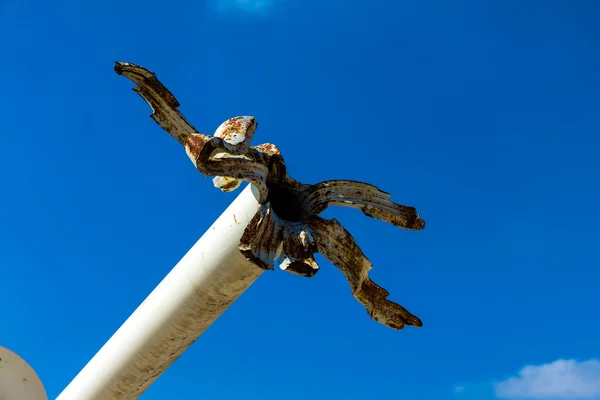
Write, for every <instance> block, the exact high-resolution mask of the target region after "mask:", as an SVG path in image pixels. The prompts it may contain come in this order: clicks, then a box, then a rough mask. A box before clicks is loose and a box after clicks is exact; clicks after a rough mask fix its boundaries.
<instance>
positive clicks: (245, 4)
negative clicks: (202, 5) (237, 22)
mask: <svg viewBox="0 0 600 400" xmlns="http://www.w3.org/2000/svg"><path fill="white" fill-rule="evenodd" d="M275 1H277V0H213V3H214V9H215V10H217V11H222V12H233V11H241V12H245V13H252V14H265V13H266V12H267V11H268V10H269V9H270V8H271V6H272V5H273V3H274V2H275Z"/></svg>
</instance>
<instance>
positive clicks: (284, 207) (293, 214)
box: [267, 185, 304, 222]
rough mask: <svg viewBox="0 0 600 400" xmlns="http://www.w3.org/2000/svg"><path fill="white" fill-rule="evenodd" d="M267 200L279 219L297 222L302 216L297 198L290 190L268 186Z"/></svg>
mask: <svg viewBox="0 0 600 400" xmlns="http://www.w3.org/2000/svg"><path fill="white" fill-rule="evenodd" d="M267 200H268V201H269V202H270V203H271V207H272V208H273V211H274V212H275V214H277V216H278V217H279V218H282V219H285V220H286V221H290V222H298V221H300V220H301V219H302V217H303V216H304V212H303V211H302V209H301V208H300V202H299V201H298V196H297V195H296V194H295V193H294V192H293V191H292V190H290V189H287V188H284V187H281V186H275V185H274V186H269V196H268V197H267Z"/></svg>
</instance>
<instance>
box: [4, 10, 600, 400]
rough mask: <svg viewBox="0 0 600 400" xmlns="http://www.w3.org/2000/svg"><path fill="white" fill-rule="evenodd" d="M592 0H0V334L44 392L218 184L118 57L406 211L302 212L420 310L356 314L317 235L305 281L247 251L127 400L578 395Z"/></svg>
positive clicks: (306, 175)
mask: <svg viewBox="0 0 600 400" xmlns="http://www.w3.org/2000/svg"><path fill="white" fill-rule="evenodd" d="M599 12H600V5H599V4H598V3H597V2H594V1H578V2H568V1H554V0H547V1H529V2H521V1H512V0H502V1H500V0H498V1H488V2H480V1H464V2H460V3H457V2H445V1H433V0H431V1H425V2H404V1H402V2H400V1H397V2H392V1H377V0H376V1H370V2H365V1H361V2H358V1H350V0H346V1H341V0H337V1H336V0H327V1H298V0H285V1H276V0H258V1H257V0H255V1H250V0H248V1H246V2H242V1H234V0H228V1H225V0H217V1H205V2H203V1H198V2H192V1H189V2H178V3H173V2H171V3H163V2H157V1H156V2H154V1H149V2H145V3H144V4H143V5H141V3H140V4H138V5H134V4H127V3H126V2H116V1H105V2H96V3H89V2H75V1H64V2H28V1H20V2H17V1H8V2H6V1H4V2H2V3H0V34H1V37H2V38H3V40H2V41H0V50H1V51H2V54H3V59H4V62H3V63H1V64H0V88H1V92H2V95H1V96H0V107H1V110H2V132H3V133H2V134H0V171H2V173H0V187H1V189H0V190H1V192H0V193H1V196H0V271H1V272H2V278H1V280H0V285H1V286H0V287H1V291H2V302H1V305H0V310H1V312H2V313H1V315H2V321H1V322H0V325H1V328H0V345H2V346H5V347H8V348H10V349H12V350H14V351H16V352H18V353H19V354H21V355H22V356H24V357H25V358H26V359H27V360H28V361H29V362H30V364H32V365H33V366H34V368H35V369H36V370H37V371H38V373H39V375H40V376H41V378H42V380H43V381H44V383H45V386H46V389H47V391H48V394H49V396H50V398H54V397H56V396H57V395H58V394H59V393H60V391H61V390H62V389H63V388H64V387H65V386H66V385H67V384H68V383H69V381H70V380H71V379H72V378H73V377H74V376H75V375H76V374H77V372H78V371H79V370H80V369H81V368H82V367H83V366H84V364H85V363H86V362H87V360H89V358H90V357H92V356H93V355H94V354H95V352H96V351H97V350H98V349H99V348H100V347H101V346H102V344H103V343H104V342H105V341H106V340H107V339H108V338H109V337H110V336H111V334H112V333H113V332H114V331H115V330H116V329H117V328H118V327H119V326H120V324H121V323H122V322H123V321H124V320H125V319H126V318H127V316H128V315H129V314H130V313H131V312H132V311H133V310H134V309H135V308H136V307H137V306H138V305H139V303H140V302H141V301H142V300H143V299H144V298H145V297H146V295H147V294H148V293H149V292H150V291H151V290H152V289H153V288H154V287H155V286H156V285H157V284H158V283H159V282H160V280H161V279H162V278H163V277H164V276H165V275H166V274H167V273H168V271H169V270H170V268H171V267H172V266H173V265H175V263H176V262H177V261H178V260H179V258H180V257H181V256H183V254H184V253H185V252H186V251H187V249H188V248H189V247H190V246H191V245H192V244H193V243H194V242H195V241H196V240H197V239H198V238H199V237H200V236H201V234H202V233H203V232H204V230H205V229H206V228H207V227H208V226H209V225H210V224H211V223H212V221H214V219H215V218H216V217H217V216H218V215H219V214H220V213H221V211H222V210H223V209H224V208H225V207H226V206H227V204H228V203H229V202H230V201H231V200H232V199H233V198H234V197H235V195H236V194H232V193H229V194H223V193H221V192H220V191H218V190H217V189H215V188H213V187H212V183H211V181H210V180H209V179H207V178H205V177H203V176H202V175H200V174H199V173H198V172H197V171H196V170H195V169H194V168H193V166H192V164H191V163H190V161H189V160H188V159H187V157H186V156H185V153H184V152H183V151H182V149H181V148H180V147H179V144H178V143H177V142H176V141H175V140H173V139H172V138H170V137H169V136H168V135H167V134H166V133H164V132H163V131H162V130H161V129H160V128H159V127H158V126H157V125H156V124H155V123H154V122H153V121H152V120H151V119H150V118H149V117H148V116H149V111H150V110H149V109H148V107H147V105H146V104H145V103H144V102H143V101H142V100H141V99H140V98H139V97H138V96H137V95H136V94H135V93H133V92H132V91H131V87H132V86H133V85H132V84H131V83H130V82H129V81H128V80H126V79H125V78H123V77H119V76H117V75H116V74H115V73H114V72H113V63H114V61H116V60H120V61H129V62H134V63H137V64H141V65H144V66H145V67H147V68H149V69H150V70H152V71H155V72H156V73H157V74H158V76H159V78H160V79H161V80H162V81H163V82H164V83H165V85H167V87H169V88H170V89H171V91H172V92H173V93H174V94H175V95H176V96H177V98H178V100H179V101H180V103H181V104H182V106H181V110H182V111H183V112H184V114H185V115H186V116H187V117H188V119H189V120H190V121H191V122H192V123H193V124H194V125H195V126H196V127H197V128H198V129H200V130H201V131H203V132H206V133H211V132H213V131H214V129H215V128H216V127H217V126H218V125H219V124H220V123H221V122H222V121H223V120H225V119H227V118H230V117H234V116H237V115H253V116H255V117H256V118H257V121H258V122H259V128H258V131H257V132H256V134H255V137H254V138H255V139H254V143H255V144H258V143H263V142H272V143H275V144H277V145H278V146H279V147H280V148H281V150H282V153H283V155H284V157H285V158H286V162H287V164H288V166H289V170H290V174H292V175H293V176H294V177H295V178H297V179H299V180H301V181H304V182H307V183H310V182H318V181H321V180H326V179H336V178H340V179H343V178H346V179H355V180H363V181H367V182H370V183H373V184H375V185H377V186H379V187H380V188H382V189H383V190H386V191H388V192H391V193H392V194H393V199H394V200H395V201H397V202H399V203H402V204H407V205H412V206H416V207H417V208H418V209H419V212H420V214H421V216H422V217H423V218H424V219H425V220H426V221H427V227H426V229H425V230H424V231H422V232H418V233H415V232H404V231H401V230H398V229H394V228H393V227H391V226H387V225H386V224H384V223H381V222H378V221H374V220H371V219H369V218H366V217H364V216H363V215H362V213H360V212H356V211H355V210H346V209H335V210H334V209H330V210H328V211H327V213H326V216H328V217H332V216H335V217H336V218H338V219H339V220H340V221H341V222H342V223H343V224H344V225H345V226H346V227H347V228H348V229H349V230H350V232H352V234H353V235H354V236H355V238H356V240H357V242H358V243H359V244H360V246H361V247H362V249H363V250H364V252H365V253H366V254H367V256H369V258H370V259H371V261H372V262H373V264H374V269H373V271H372V276H373V278H374V280H375V281H376V282H378V283H379V284H381V285H382V286H383V287H385V288H386V289H388V290H389V291H390V293H391V297H390V298H391V299H392V300H395V301H398V302H399V303H401V304H403V305H404V306H405V307H407V308H408V309H409V310H410V311H412V312H413V313H415V314H416V315H418V316H419V317H420V318H421V319H422V320H423V323H424V326H423V328H420V329H415V328H410V327H408V328H406V329H405V330H403V331H399V332H398V331H393V330H391V329H388V328H386V327H384V326H382V325H380V324H377V323H376V322H374V321H372V320H370V318H369V317H368V316H367V315H366V313H365V312H364V309H363V308H362V306H361V305H360V304H359V303H358V302H356V301H355V300H354V299H353V298H352V296H351V294H350V292H349V290H348V287H347V283H346V281H345V279H344V278H343V276H342V274H341V273H340V272H339V271H338V270H337V269H336V268H335V267H333V266H332V265H330V264H329V263H326V262H325V261H324V260H323V259H322V258H320V259H319V261H320V263H321V265H322V269H321V271H320V272H319V273H318V274H317V275H316V276H315V277H314V278H311V279H306V278H301V277H297V276H294V275H291V274H287V273H284V272H281V271H272V272H269V273H265V274H263V276H262V277H261V278H260V279H259V280H258V281H257V282H256V283H255V284H254V285H253V286H252V287H251V288H250V289H249V290H248V291H247V292H246V293H245V294H244V295H243V296H242V297H241V298H240V300H239V301H238V302H237V303H236V304H234V305H233V306H232V307H231V308H230V309H229V310H228V311H227V312H226V313H225V314H224V315H223V316H222V318H221V319H219V320H218V321H217V322H216V323H215V324H214V325H213V326H212V327H211V328H210V329H209V330H208V331H207V332H206V334H205V335H204V336H203V337H202V338H201V339H200V340H199V341H198V342H196V343H195V344H194V345H193V346H192V348H190V350H189V351H188V352H186V353H185V354H184V355H183V356H182V357H181V358H180V359H179V360H178V361H177V362H176V363H175V365H174V366H173V367H172V368H171V369H170V370H169V371H167V373H165V374H164V375H163V376H162V377H161V378H160V379H159V380H158V381H157V382H156V384H155V385H154V386H152V387H151V389H150V390H149V391H148V392H147V393H146V394H145V395H144V396H143V397H142V398H143V399H148V400H151V399H165V398H173V399H175V398H176V399H195V398H200V397H202V398H205V399H240V398H256V399H282V398H285V399H306V398H318V399H335V398H340V399H341V398H344V399H364V398H391V399H395V398H407V399H424V400H427V399H435V400H440V399H478V400H486V399H496V398H500V399H525V398H530V399H550V398H554V399H576V398H586V399H593V398H596V399H597V398H600V387H599V385H598V382H600V364H599V363H598V361H597V360H598V359H599V358H600V341H599V337H600V319H599V318H598V307H599V306H600V296H599V292H598V287H599V282H600V272H599V271H600V269H599V268H598V267H600V262H599V261H598V248H599V244H598V243H599V234H598V226H599V225H600V212H599V209H600V208H599V206H598V204H599V203H600V189H599V188H600V185H598V179H599V178H598V175H599V174H600V161H599V157H598V154H599V150H598V149H599V145H600V140H599V139H598V132H600V111H599V110H600V74H598V71H600V52H598V46H599V43H600V42H599V40H600V30H599V28H598V25H597V20H598V15H599ZM185 202H187V206H186V207H181V206H180V205H181V204H185ZM190 207H197V208H198V212H197V213H196V214H192V215H190V213H189V209H190ZM241 338H242V340H240V339H241ZM547 382H553V383H552V385H549V384H548V383H547Z"/></svg>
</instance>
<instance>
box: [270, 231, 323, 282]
mask: <svg viewBox="0 0 600 400" xmlns="http://www.w3.org/2000/svg"><path fill="white" fill-rule="evenodd" d="M316 252H317V243H316V242H315V238H314V236H313V234H312V232H311V231H310V230H309V229H308V227H307V226H306V225H305V224H301V223H295V224H292V223H287V224H285V226H284V229H283V252H282V253H281V257H280V261H279V268H281V269H282V270H284V271H287V272H291V273H293V274H296V275H301V276H306V277H311V276H314V275H315V274H316V273H317V272H318V271H319V264H317V262H316V261H315V257H314V255H315V253H316Z"/></svg>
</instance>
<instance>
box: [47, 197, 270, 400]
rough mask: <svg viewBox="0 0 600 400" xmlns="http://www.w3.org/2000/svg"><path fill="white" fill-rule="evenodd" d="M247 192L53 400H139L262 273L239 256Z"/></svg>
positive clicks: (252, 202)
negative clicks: (55, 399)
mask: <svg viewBox="0 0 600 400" xmlns="http://www.w3.org/2000/svg"><path fill="white" fill-rule="evenodd" d="M257 199H258V192H257V191H256V189H255V188H254V187H253V186H252V185H248V186H247V187H246V188H245V189H244V190H243V191H242V192H241V193H240V195H239V196H238V197H237V198H236V199H235V200H234V201H233V203H231V205H230V206H229V207H228V208H227V209H226V210H225V211H224V212H223V214H221V216H220V217H219V218H218V219H217V220H216V221H215V223H214V224H213V225H212V226H211V227H210V228H209V229H208V230H207V231H206V233H205V234H204V235H203V236H202V237H201V238H200V240H198V242H197V243H196V244H195V245H194V246H193V247H192V248H191V249H190V250H189V251H188V253H187V254H186V255H185V256H184V257H183V258H182V259H181V261H179V263H178V264H177V265H176V266H175V267H174V268H173V270H172V271H171V272H170V273H169V274H168V275H167V276H166V277H165V278H164V279H163V281H162V282H161V283H160V284H159V285H158V286H157V287H156V288H155V289H154V291H153V292H152V293H150V295H149V296H148V298H146V300H144V302H143V303H142V304H141V305H140V306H139V307H138V308H137V309H136V310H135V311H134V313H133V314H132V315H131V316H130V317H129V318H128V319H127V321H125V323H124V324H123V325H122V326H121V327H120V328H119V330H117V332H116V333H115V334H114V335H113V336H112V337H111V338H110V339H109V340H108V342H107V343H106V344H105V345H104V346H103V347H102V348H101V349H100V351H99V352H98V353H97V354H96V355H95V356H94V357H93V358H92V360H90V362H89V363H88V364H87V365H86V366H85V368H84V369H83V370H82V371H81V372H80V373H79V374H78V375H77V376H76V377H75V379H74V380H73V381H72V382H71V383H70V384H69V386H67V387H66V388H65V390H64V391H63V392H62V393H61V394H60V395H59V396H58V398H57V400H121V399H137V398H138V397H139V396H140V395H141V394H142V393H143V392H144V391H145V390H146V389H147V388H148V387H149V386H150V385H151V384H152V383H153V382H154V381H155V380H156V379H157V378H158V377H159V376H160V374H162V373H163V372H164V371H165V370H166V369H167V368H168V367H169V366H170V365H171V364H172V363H173V362H174V361H175V360H176V359H177V358H178V357H179V356H180V355H181V354H183V352H184V351H185V350H186V349H187V348H188V347H189V346H190V345H191V344H192V343H193V342H194V341H195V340H196V339H197V338H198V337H199V336H200V335H201V334H202V333H203V332H204V331H205V330H206V329H207V328H208V327H209V326H210V325H211V324H212V323H213V322H214V321H215V320H216V319H217V318H218V317H219V316H220V315H221V313H222V312H223V311H225V309H227V307H229V306H230V305H231V304H232V303H233V302H234V301H235V300H236V299H237V298H238V297H239V296H240V295H241V294H242V293H243V292H244V290H246V289H247V288H248V287H249V286H250V285H251V284H252V283H253V282H254V281H255V280H256V278H258V276H259V275H260V274H261V273H262V272H263V270H262V269H260V268H259V267H257V266H256V265H255V264H253V263H252V262H250V261H247V260H246V259H245V258H244V256H243V255H242V254H241V253H240V252H239V250H238V244H239V240H240V238H241V236H242V233H243V232H244V229H245V228H246V225H247V224H248V222H249V221H250V219H251V218H252V217H253V216H254V214H255V213H256V211H257V210H258V207H259V206H258V201H257Z"/></svg>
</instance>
